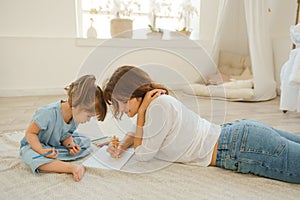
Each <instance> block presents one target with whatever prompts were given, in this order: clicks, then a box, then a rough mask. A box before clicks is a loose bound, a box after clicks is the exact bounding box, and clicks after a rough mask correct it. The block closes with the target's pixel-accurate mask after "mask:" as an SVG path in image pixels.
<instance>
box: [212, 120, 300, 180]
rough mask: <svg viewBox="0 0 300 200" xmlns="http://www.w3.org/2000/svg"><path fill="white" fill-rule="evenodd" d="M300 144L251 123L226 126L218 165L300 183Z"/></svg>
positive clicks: (261, 125) (262, 125) (243, 122)
mask: <svg viewBox="0 0 300 200" xmlns="http://www.w3.org/2000/svg"><path fill="white" fill-rule="evenodd" d="M299 152H300V144H298V143H296V142H293V141H291V140H289V139H287V138H285V137H282V136H281V134H279V133H278V132H277V131H276V130H274V129H273V128H272V127H270V126H268V125H266V124H264V123H261V122H258V121H252V120H242V121H239V122H235V123H233V124H232V125H230V126H229V127H224V130H222V133H221V136H220V138H219V145H218V154H217V166H219V167H222V168H226V169H231V170H234V171H238V172H241V173H251V174H255V175H259V176H263V177H268V178H272V179H277V180H282V181H286V182H292V183H300V170H299V169H300V162H299V160H300V153H299Z"/></svg>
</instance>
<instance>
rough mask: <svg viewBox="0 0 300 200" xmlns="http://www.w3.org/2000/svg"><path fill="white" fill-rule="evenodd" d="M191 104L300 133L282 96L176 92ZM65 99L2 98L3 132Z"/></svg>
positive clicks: (205, 112) (224, 117)
mask: <svg viewBox="0 0 300 200" xmlns="http://www.w3.org/2000/svg"><path fill="white" fill-rule="evenodd" d="M174 95H176V97H177V98H178V99H180V100H181V101H182V102H183V103H184V104H185V105H187V107H190V108H191V109H192V110H194V111H195V112H197V113H199V114H200V115H201V116H202V117H204V118H206V119H208V120H210V121H213V122H215V123H218V124H221V123H224V122H230V121H234V120H236V119H242V118H248V119H249V118H251V119H257V120H260V121H263V122H265V123H268V124H270V125H271V126H274V127H276V128H279V129H282V130H286V131H290V132H295V133H298V134H300V113H296V112H287V113H286V114H284V113H283V112H282V111H280V110H279V101H280V98H279V97H277V98H275V99H273V100H271V101H265V102H250V103H249V102H227V101H222V100H214V101H212V100H209V99H203V98H194V97H191V96H186V95H182V94H180V93H175V94H174ZM60 99H65V96H33V97H7V98H6V97H5V98H3V97H2V98H0V133H3V132H7V131H11V130H24V129H26V127H27V125H28V124H29V122H30V120H31V117H32V115H33V114H34V112H35V110H36V109H37V108H38V107H39V106H42V105H45V104H48V103H51V102H55V101H58V100H60Z"/></svg>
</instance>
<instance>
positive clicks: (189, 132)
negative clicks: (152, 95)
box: [135, 95, 221, 166]
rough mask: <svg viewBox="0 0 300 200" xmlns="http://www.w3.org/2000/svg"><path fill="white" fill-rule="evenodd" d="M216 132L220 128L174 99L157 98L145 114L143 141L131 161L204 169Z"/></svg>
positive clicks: (210, 154)
mask: <svg viewBox="0 0 300 200" xmlns="http://www.w3.org/2000/svg"><path fill="white" fill-rule="evenodd" d="M220 132H221V126H220V125H216V124H213V123H210V122H209V121H207V120H205V119H203V118H201V117H200V116H199V115H198V114H196V113H195V112H193V111H192V110H190V109H188V108H187V107H186V106H184V105H183V104H182V103H181V102H180V101H178V100H177V99H175V98H174V97H172V96H169V95H161V96H159V97H157V98H156V99H154V100H153V101H152V102H151V103H150V105H149V106H148V108H147V110H146V116H145V125H144V127H143V141H142V144H141V145H140V146H138V147H137V148H136V149H135V157H136V159H137V160H140V161H148V160H151V159H152V158H156V159H160V160H165V161H170V162H182V163H190V164H195V165H200V166H208V165H209V164H210V162H211V158H212V153H213V149H214V145H215V143H216V142H217V140H218V138H219V135H220Z"/></svg>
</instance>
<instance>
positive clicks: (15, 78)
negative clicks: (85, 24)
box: [0, 0, 92, 96]
mask: <svg viewBox="0 0 300 200" xmlns="http://www.w3.org/2000/svg"><path fill="white" fill-rule="evenodd" d="M74 2H75V1H74V0H64V1H60V0H26V1H18V0H1V1H0V24H1V28H0V57H1V58H0V70H1V73H0V96H11V95H13V96H15V95H18V96H22V95H37V94H40V95H44V94H60V93H61V94H63V93H64V91H63V88H62V87H63V86H66V85H67V84H69V83H70V82H71V81H73V80H74V79H75V78H76V75H77V73H78V68H79V67H80V64H81V63H82V62H83V60H84V58H85V57H86V56H87V54H88V53H89V51H90V50H91V49H92V48H91V47H78V46H77V45H76V40H75V37H76V20H75V3H74Z"/></svg>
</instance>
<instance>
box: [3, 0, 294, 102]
mask: <svg viewBox="0 0 300 200" xmlns="http://www.w3.org/2000/svg"><path fill="white" fill-rule="evenodd" d="M210 1H211V3H209V2H210ZM203 2H205V1H203ZM216 2H217V0H207V1H206V5H205V4H201V6H202V10H205V12H206V13H210V12H211V14H210V17H207V18H202V19H200V21H201V23H203V26H201V27H200V37H201V34H202V38H201V39H206V40H209V39H210V36H212V34H213V28H214V27H211V24H212V23H210V20H215V17H216V14H215V13H214V12H213V11H212V10H210V9H209V8H211V9H213V8H214V5H215V4H216ZM268 2H269V3H270V6H271V9H272V12H271V15H272V16H271V17H272V20H271V21H272V26H271V32H272V33H273V34H274V35H273V34H272V38H273V44H274V45H273V46H274V55H275V57H274V59H275V68H276V69H277V75H276V76H278V72H279V71H280V70H279V69H280V68H281V66H282V64H283V62H284V61H285V60H286V59H287V58H288V54H289V50H290V46H291V44H290V42H289V33H288V29H289V26H290V24H293V23H294V13H293V12H294V10H295V4H296V1H295V0H284V1H282V0H268ZM205 6H206V7H205ZM232 14H233V13H232ZM233 15H234V16H233V17H235V14H233ZM236 15H238V13H236ZM201 16H202V15H201ZM201 16H200V17H201ZM236 17H237V16H236ZM0 26H1V28H0V96H11V95H13V96H15V95H36V94H40V95H44V94H57V93H64V92H63V90H62V86H65V85H66V84H68V83H70V82H71V81H73V80H74V79H75V78H76V76H77V73H78V70H79V68H80V65H81V64H82V62H83V61H84V59H85V58H86V56H88V54H89V52H90V51H91V50H92V49H93V47H92V46H80V45H79V46H78V45H77V39H76V19H75V1H74V0H63V1H61V0H26V1H19V0H1V1H0ZM231 27H234V24H232V25H231ZM206 28H207V29H209V30H210V32H209V31H208V32H207V31H206V32H205V33H206V34H203V32H201V29H202V31H203V29H206ZM237 28H238V29H240V31H242V27H237ZM225 41H226V40H225ZM244 43H245V41H244V40H242V37H241V38H239V40H234V39H232V38H230V39H228V40H227V42H225V43H223V45H228V46H229V45H231V46H232V44H235V45H240V47H239V48H240V49H245V47H244Z"/></svg>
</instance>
